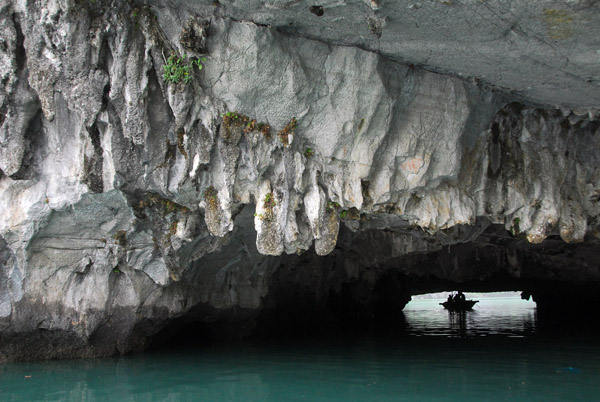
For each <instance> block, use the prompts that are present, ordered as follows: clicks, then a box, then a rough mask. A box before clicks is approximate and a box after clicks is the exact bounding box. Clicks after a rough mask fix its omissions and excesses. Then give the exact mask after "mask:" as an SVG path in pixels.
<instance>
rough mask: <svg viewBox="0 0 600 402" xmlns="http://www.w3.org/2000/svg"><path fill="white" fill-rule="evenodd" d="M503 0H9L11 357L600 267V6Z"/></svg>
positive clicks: (4, 32) (3, 133)
mask: <svg viewBox="0 0 600 402" xmlns="http://www.w3.org/2000/svg"><path fill="white" fill-rule="evenodd" d="M192 3H193V4H192ZM501 3H502V2H489V1H488V2H478V3H477V4H473V5H472V6H469V5H467V3H464V4H463V3H460V4H459V3H458V2H456V3H455V2H451V1H447V2H446V1H444V2H434V1H430V2H384V1H379V2H375V1H366V2H365V1H359V0H356V1H347V2H341V3H340V2H335V3H331V4H330V3H327V4H325V3H323V4H322V6H321V9H318V8H315V7H311V6H314V5H313V4H308V3H305V2H286V1H232V2H180V1H172V0H171V1H148V2H120V1H119V2H117V1H109V0H96V1H94V2H91V1H90V2H88V1H83V0H60V1H59V0H42V1H35V2H34V1H17V0H9V1H4V2H2V3H0V22H1V23H0V74H1V76H0V78H1V80H0V125H1V126H0V169H1V176H0V341H2V342H0V344H1V345H2V346H1V347H0V360H4V359H13V358H51V357H65V356H95V355H110V354H114V353H124V352H129V351H133V350H141V349H143V348H144V347H146V346H147V343H148V339H149V337H151V336H152V335H154V334H156V333H157V332H158V331H159V330H160V329H161V328H163V327H164V326H165V325H167V324H168V323H169V322H170V321H171V320H174V319H176V318H182V317H187V318H186V319H189V320H197V321H202V322H206V323H210V324H214V326H213V329H214V330H215V331H221V332H222V333H227V332H229V333H230V334H231V333H232V332H236V334H238V335H240V336H244V335H246V334H250V333H252V331H253V330H254V328H255V327H256V325H257V323H260V322H266V321H269V320H270V319H272V318H273V317H277V314H279V313H277V314H276V313H275V312H276V311H277V309H281V308H282V307H281V306H286V305H288V304H290V303H292V302H295V303H300V301H302V302H303V303H308V305H313V306H314V307H315V308H317V307H318V308H321V309H322V311H325V310H326V311H328V314H330V316H335V315H336V314H338V313H339V312H340V311H343V310H344V309H342V308H340V307H339V306H340V304H344V303H350V302H351V303H354V305H355V306H356V311H357V315H356V316H352V317H347V318H357V317H358V316H360V317H370V316H372V315H373V314H372V313H373V312H374V311H383V310H385V308H383V307H384V306H388V307H387V308H389V306H397V307H398V308H399V309H401V308H402V306H403V305H404V303H406V301H407V300H409V298H410V293H411V292H415V291H421V290H426V289H430V288H431V290H434V289H433V288H435V286H438V287H442V288H443V287H444V286H449V285H448V284H449V283H468V282H469V281H473V280H483V279H486V278H487V279H489V278H492V277H494V275H496V274H498V275H503V278H504V277H505V279H506V284H503V285H501V286H504V287H507V286H508V287H511V286H520V285H518V284H519V283H521V282H519V280H520V279H522V278H528V280H540V281H541V280H543V281H552V280H553V278H554V279H556V278H559V279H560V280H561V281H565V282H568V281H569V280H570V278H573V277H574V276H572V275H565V274H564V271H561V269H563V268H564V267H567V266H569V267H571V269H575V268H573V267H572V266H573V264H575V265H576V266H577V267H578V268H577V269H576V271H577V275H575V276H576V277H577V279H578V280H580V281H590V280H592V281H598V280H599V277H600V274H599V273H598V271H597V268H594V264H593V262H590V261H592V260H593V258H594V257H591V256H592V255H593V254H594V253H593V250H594V247H595V245H596V244H597V238H598V230H599V226H598V225H599V224H598V215H599V214H600V206H599V204H598V200H599V199H600V172H599V170H598V169H599V168H600V160H599V159H598V158H600V157H599V156H598V155H597V152H595V150H596V149H600V115H599V114H598V108H599V107H600V96H599V94H600V92H599V91H598V89H599V87H598V85H599V80H600V77H598V71H600V69H599V68H598V67H599V65H600V55H598V54H597V53H598V52H600V50H598V49H600V39H599V38H600V32H597V31H598V29H600V28H598V27H600V24H598V23H597V22H598V20H599V18H598V15H599V10H598V6H597V5H596V4H595V3H594V2H585V1H575V2H569V4H568V5H567V6H564V7H563V8H561V9H552V8H547V7H546V6H545V5H544V4H542V3H543V2H518V3H517V4H516V5H515V6H514V8H513V9H512V10H511V12H510V13H506V12H504V11H506V10H504V9H505V8H506V6H503V5H502V4H501ZM459 15H460V18H459V17H458V16H459ZM434 17H435V18H434ZM457 21H458V22H457ZM450 22H452V24H450ZM443 27H445V28H443ZM586 27H587V28H586ZM584 28H585V30H584ZM595 32H597V33H598V35H595V34H594V33H595ZM192 61H195V62H194V63H192ZM200 66H202V68H201V69H200ZM548 237H550V241H551V242H554V243H552V244H560V245H561V246H560V247H561V250H562V251H561V253H562V252H564V253H565V255H567V257H568V258H559V257H557V256H555V255H553V254H551V253H550V254H548V251H547V249H545V248H544V244H549V243H548V240H545V239H547V238H548ZM494 239H502V240H494ZM558 239H562V240H558ZM584 241H585V243H582V244H581V245H578V244H577V243H581V242H584ZM463 243H464V244H476V245H477V246H476V247H474V248H471V249H469V250H466V249H461V247H463V246H462V244H463ZM484 245H488V246H489V247H487V246H484ZM556 247H558V246H556ZM461 250H462V251H461ZM590 250H592V251H590ZM446 251H447V254H448V255H450V256H452V258H451V259H450V260H448V258H450V257H443V253H444V252H446ZM473 253H474V254H473ZM475 254H476V255H475ZM461 258H463V259H464V262H465V263H466V262H469V263H470V264H471V268H470V269H463V268H462V264H460V263H459V260H460V259H461ZM590 259H591V260H590ZM482 260H484V261H487V263H488V264H489V265H488V266H487V267H484V266H481V265H478V264H479V263H478V262H477V261H482ZM534 260H535V261H536V264H533V265H532V261H534ZM424 261H425V262H427V263H426V264H424ZM586 261H587V262H586ZM542 262H543V264H548V266H549V268H548V270H547V271H545V270H543V269H539V266H540V264H542ZM586 264H587V265H586ZM532 267H535V268H532ZM595 267H597V265H595ZM579 268H580V269H579ZM296 269H298V270H303V271H302V273H299V272H297V271H295V270H296ZM329 271H330V272H331V274H327V272H329ZM427 277H434V278H436V281H438V282H435V281H434V282H435V283H437V285H431V286H428V285H427V284H426V282H427V280H426V278H427ZM411 278H413V279H414V280H413V279H411ZM415 278H416V279H415ZM424 278H425V279H424ZM432 283H433V282H432ZM411 284H412V286H413V290H411V288H410V287H411ZM490 286H491V285H490ZM523 286H525V285H523ZM394 289H396V290H397V292H395V291H394ZM415 289H416V290H415ZM332 295H333V296H332ZM286 303H288V304H286ZM311 303H313V304H311ZM382 309H383V310H382ZM261 314H262V315H261ZM261 317H263V318H261ZM264 317H267V318H264ZM268 317H271V318H268ZM327 317H328V316H327V314H324V315H323V316H322V318H323V319H324V320H326V319H327ZM222 323H224V324H223V325H221V324H222ZM219 325H221V326H219ZM232 328H235V331H234V330H232ZM48 344H52V345H54V347H52V348H48V347H47V346H45V345H48Z"/></svg>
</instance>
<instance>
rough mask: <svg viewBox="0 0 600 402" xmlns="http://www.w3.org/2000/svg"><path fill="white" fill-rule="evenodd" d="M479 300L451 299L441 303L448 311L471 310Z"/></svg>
mask: <svg viewBox="0 0 600 402" xmlns="http://www.w3.org/2000/svg"><path fill="white" fill-rule="evenodd" d="M478 302H479V300H456V301H455V300H451V301H445V302H443V303H440V306H444V308H445V309H446V310H448V311H469V310H472V309H473V306H474V305H475V303H478Z"/></svg>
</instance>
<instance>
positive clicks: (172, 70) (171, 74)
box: [163, 53, 206, 84]
mask: <svg viewBox="0 0 600 402" xmlns="http://www.w3.org/2000/svg"><path fill="white" fill-rule="evenodd" d="M205 61H206V58H205V57H202V58H193V57H188V56H187V55H185V54H184V55H183V56H182V57H177V56H176V55H175V54H174V53H171V55H170V56H169V58H168V59H167V60H165V65H164V66H163V79H164V80H165V82H168V83H172V84H178V83H180V82H183V83H184V84H187V83H189V82H190V81H191V80H192V73H193V72H194V67H197V68H198V70H202V68H203V64H202V63H203V62H205Z"/></svg>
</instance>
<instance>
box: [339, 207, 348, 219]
mask: <svg viewBox="0 0 600 402" xmlns="http://www.w3.org/2000/svg"><path fill="white" fill-rule="evenodd" d="M347 216H348V211H346V210H345V209H344V210H343V211H341V212H340V219H346V217H347Z"/></svg>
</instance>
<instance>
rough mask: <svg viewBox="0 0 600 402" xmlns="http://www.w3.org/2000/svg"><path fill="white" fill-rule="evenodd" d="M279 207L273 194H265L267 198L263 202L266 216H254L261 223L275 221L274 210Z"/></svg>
mask: <svg viewBox="0 0 600 402" xmlns="http://www.w3.org/2000/svg"><path fill="white" fill-rule="evenodd" d="M275 205H277V201H275V195H273V193H267V194H265V198H264V200H263V208H264V209H265V213H264V214H256V213H255V214H254V216H257V217H258V218H259V219H260V220H261V221H268V222H270V221H272V220H273V217H274V216H273V208H274V207H275Z"/></svg>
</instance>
